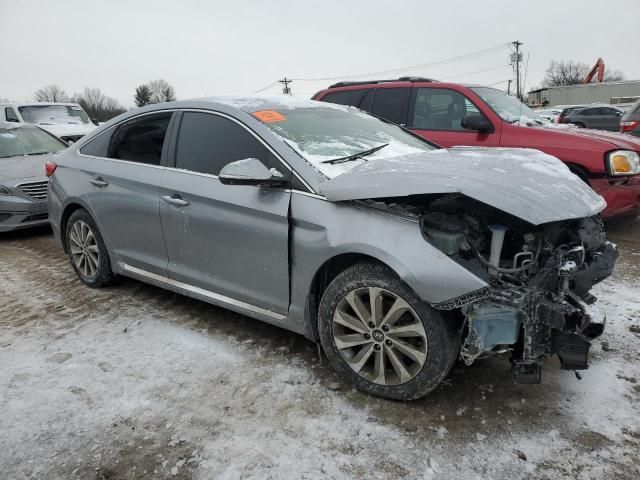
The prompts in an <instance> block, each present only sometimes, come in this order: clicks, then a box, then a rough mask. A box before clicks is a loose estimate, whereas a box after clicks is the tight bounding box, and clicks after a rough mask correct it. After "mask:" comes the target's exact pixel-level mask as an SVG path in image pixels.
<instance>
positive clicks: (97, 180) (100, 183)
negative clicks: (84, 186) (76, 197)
mask: <svg viewBox="0 0 640 480" xmlns="http://www.w3.org/2000/svg"><path fill="white" fill-rule="evenodd" d="M89 181H90V182H91V183H92V184H94V185H95V186H96V187H106V186H107V185H109V182H107V181H106V180H105V179H104V178H102V177H94V178H90V179H89Z"/></svg>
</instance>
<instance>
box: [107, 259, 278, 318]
mask: <svg viewBox="0 0 640 480" xmlns="http://www.w3.org/2000/svg"><path fill="white" fill-rule="evenodd" d="M118 265H120V268H122V269H123V270H124V271H125V272H130V273H132V274H134V275H139V276H141V277H145V278H149V279H151V280H155V281H156V282H160V283H164V284H165V285H171V286H173V287H176V288H179V289H181V290H184V291H187V292H191V293H195V294H196V295H200V296H202V297H206V298H210V299H211V300H215V301H217V302H220V303H223V304H227V305H233V306H235V307H239V308H242V309H244V310H248V311H250V312H255V313H259V314H260V315H264V316H266V317H269V318H272V319H274V320H278V321H283V320H286V318H287V316H286V315H282V314H280V313H276V312H272V311H271V310H267V309H266V308H262V307H257V306H255V305H252V304H250V303H246V302H243V301H241V300H236V299H235V298H231V297H227V296H225V295H220V294H219V293H215V292H211V291H209V290H205V289H204V288H200V287H196V286H193V285H189V284H188V283H184V282H180V281H179V280H174V279H172V278H169V277H165V276H164V275H158V274H156V273H152V272H148V271H146V270H143V269H141V268H137V267H132V266H131V265H128V264H126V263H124V262H118Z"/></svg>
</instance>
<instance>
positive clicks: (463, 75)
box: [447, 63, 509, 79]
mask: <svg viewBox="0 0 640 480" xmlns="http://www.w3.org/2000/svg"><path fill="white" fill-rule="evenodd" d="M508 66H509V64H508V63H506V64H504V65H498V66H497V67H489V68H483V69H482V70H476V71H475V72H467V73H461V74H460V75H453V76H452V77H447V79H450V78H460V77H467V76H469V75H474V74H476V73H482V72H489V71H491V70H498V69H499V68H504V67H508Z"/></svg>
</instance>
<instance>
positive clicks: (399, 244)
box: [48, 96, 617, 400]
mask: <svg viewBox="0 0 640 480" xmlns="http://www.w3.org/2000/svg"><path fill="white" fill-rule="evenodd" d="M48 170H49V174H50V183H49V209H50V213H51V225H52V227H53V231H54V235H55V237H56V238H57V239H58V240H59V241H60V242H61V243H62V247H63V248H64V250H65V252H66V253H67V254H68V256H69V260H70V263H71V265H72V267H73V269H74V270H75V272H76V273H77V275H78V277H79V278H80V280H82V282H84V283H85V284H86V285H88V286H90V287H102V286H106V285H109V284H111V283H112V282H113V281H114V279H115V276H116V275H124V276H128V277H132V278H136V279H139V280H142V281H145V282H148V283H151V284H154V285H157V286H160V287H162V288H166V289H168V290H172V291H174V292H179V293H183V294H185V295H189V296H192V297H194V298H198V299H201V300H204V301H207V302H210V303H213V304H216V305H221V306H224V307H227V308H229V309H232V310H235V311H237V312H240V313H243V314H245V315H248V316H251V317H255V318H257V319H260V320H264V321H266V322H269V323H273V324H275V325H278V326H280V327H282V328H285V329H288V330H292V331H294V332H297V333H302V334H304V335H306V336H307V337H308V338H310V339H312V340H314V341H319V342H321V344H322V346H323V348H324V351H325V353H326V355H327V357H328V359H329V361H330V362H331V365H333V367H334V368H335V369H336V370H337V371H339V372H340V373H341V374H343V375H344V376H345V377H346V378H347V379H348V380H349V381H351V382H353V384H354V385H355V386H356V387H357V388H359V389H361V390H363V391H365V392H368V393H371V394H374V395H379V396H382V397H387V398H393V399H402V400H407V399H414V398H419V397H421V396H423V395H425V394H427V393H428V392H429V391H431V390H433V389H434V388H435V387H436V386H437V385H438V384H439V383H440V382H441V381H442V380H443V379H444V378H445V376H446V375H447V372H448V371H449V369H450V368H451V366H452V365H453V363H454V361H455V360H456V358H457V357H458V355H459V354H460V355H461V356H462V358H463V359H464V360H465V361H466V362H467V363H468V364H470V363H472V362H473V361H474V360H475V359H477V358H479V357H481V356H485V355H489V354H493V353H498V352H505V351H510V352H512V355H513V368H514V375H515V379H516V381H518V382H520V383H535V382H538V381H539V380H540V360H541V358H542V357H543V356H544V355H545V354H547V353H555V354H557V355H558V356H559V358H560V361H561V366H562V368H565V369H569V370H575V369H583V368H586V367H587V355H588V350H589V346H590V343H591V339H592V338H595V337H597V336H598V335H600V334H601V333H602V331H603V327H604V324H603V319H602V318H601V317H600V316H598V315H595V314H593V312H590V307H588V306H587V304H591V303H593V301H594V300H595V298H594V297H593V296H592V295H591V294H590V293H589V290H590V289H591V287H592V285H594V284H595V283H597V282H599V281H600V280H602V279H604V278H606V277H607V276H609V275H610V273H611V269H612V268H613V264H614V261H615V258H616V256H617V251H616V247H615V245H613V244H611V243H609V242H607V241H606V240H605V238H604V231H603V228H602V224H601V221H600V219H599V217H598V213H599V212H600V211H601V210H602V209H603V208H604V206H605V203H604V200H603V199H602V197H600V196H599V195H597V194H596V193H594V192H593V190H591V189H590V188H589V187H588V186H587V185H586V184H585V183H584V182H582V181H581V180H580V179H578V177H576V176H575V175H573V174H572V173H571V172H570V171H569V169H568V168H567V167H566V166H565V165H563V164H562V163H561V162H559V161H558V160H557V159H555V158H553V157H550V156H548V155H545V154H543V153H541V152H537V151H534V150H523V149H483V148H471V149H466V148H458V149H451V150H444V149H440V148H439V147H437V146H436V145H434V144H431V143H429V142H427V141H425V140H424V139H422V138H421V137H419V136H417V135H414V134H412V133H410V132H408V131H406V130H404V129H402V128H400V127H398V126H396V125H393V124H392V123H390V122H387V121H382V120H379V119H377V118H375V117H372V116H370V115H368V114H366V113H364V112H361V111H359V110H357V109H354V108H351V107H344V106H338V105H332V104H328V103H320V102H313V101H309V100H301V99H295V98H289V97H287V96H281V97H273V98H227V99H203V100H197V101H180V102H172V103H165V104H160V105H154V106H148V107H145V108H142V109H139V110H135V111H131V112H128V113H125V114H123V115H121V116H119V117H117V118H116V119H114V120H112V121H110V122H109V123H107V124H106V125H104V126H102V127H100V129H99V130H98V131H96V132H95V133H93V134H91V135H89V136H88V137H86V138H83V139H82V140H80V141H79V142H78V143H76V144H74V145H72V146H71V147H70V148H69V149H67V150H66V151H65V152H62V153H61V154H60V155H58V156H57V157H56V159H55V163H53V162H52V163H50V164H49V169H48ZM505 345H506V346H505Z"/></svg>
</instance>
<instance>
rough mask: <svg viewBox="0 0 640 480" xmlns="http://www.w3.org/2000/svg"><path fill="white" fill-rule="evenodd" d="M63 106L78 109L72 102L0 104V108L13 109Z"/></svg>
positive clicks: (77, 105) (76, 104) (77, 104)
mask: <svg viewBox="0 0 640 480" xmlns="http://www.w3.org/2000/svg"><path fill="white" fill-rule="evenodd" d="M58 105H61V106H64V107H79V106H80V104H79V103H74V102H25V103H0V106H3V107H4V106H13V107H52V106H58Z"/></svg>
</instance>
